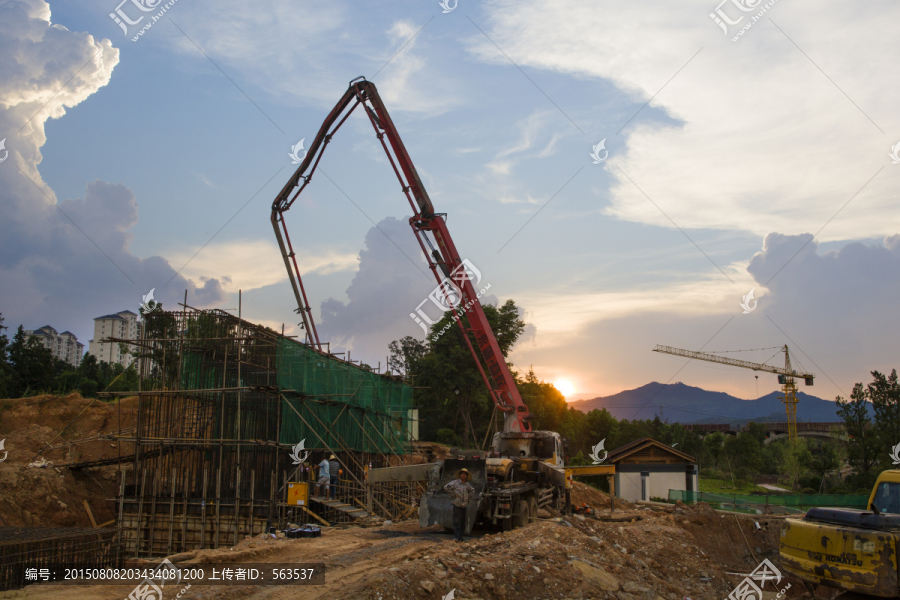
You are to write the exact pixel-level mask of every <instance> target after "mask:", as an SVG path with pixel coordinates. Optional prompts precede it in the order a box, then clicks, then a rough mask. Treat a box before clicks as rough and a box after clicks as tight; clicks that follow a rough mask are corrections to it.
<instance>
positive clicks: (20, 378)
mask: <svg viewBox="0 0 900 600" xmlns="http://www.w3.org/2000/svg"><path fill="white" fill-rule="evenodd" d="M9 362H10V364H11V365H12V378H11V379H12V382H11V385H10V389H9V393H10V395H11V396H13V397H15V398H21V397H22V396H24V395H26V394H28V393H29V392H30V393H34V394H37V393H40V392H48V391H51V389H52V387H53V370H54V358H53V353H52V352H50V349H49V348H47V347H45V346H44V345H43V344H42V343H41V342H40V341H39V340H38V339H37V338H27V337H26V336H25V330H24V328H23V327H22V326H21V325H19V328H18V329H17V330H16V335H15V336H13V341H12V343H11V344H10V345H9Z"/></svg>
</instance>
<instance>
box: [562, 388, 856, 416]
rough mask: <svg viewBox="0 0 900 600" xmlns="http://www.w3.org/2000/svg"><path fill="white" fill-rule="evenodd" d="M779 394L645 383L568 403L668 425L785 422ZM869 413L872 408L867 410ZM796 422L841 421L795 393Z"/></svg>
mask: <svg viewBox="0 0 900 600" xmlns="http://www.w3.org/2000/svg"><path fill="white" fill-rule="evenodd" d="M780 396H783V393H782V392H772V393H770V394H766V395H765V396H761V397H760V398H758V399H756V400H743V399H741V398H737V397H735V396H732V395H730V394H726V393H724V392H711V391H708V390H704V389H702V388H698V387H693V386H690V385H685V384H683V383H672V384H662V383H657V382H655V381H654V382H653V383H648V384H647V385H643V386H641V387H639V388H635V389H633V390H625V391H622V392H619V393H618V394H613V395H612V396H603V397H600V398H593V399H591V400H579V401H576V402H570V403H569V406H570V407H572V408H576V409H578V410H580V411H582V412H590V411H592V410H594V409H601V408H605V409H606V410H608V411H609V412H610V413H611V414H612V415H613V416H614V417H616V418H617V419H620V420H621V419H629V420H634V419H653V418H654V417H655V416H656V415H659V417H660V418H661V419H663V420H664V421H668V422H670V423H732V424H735V425H743V424H744V423H746V422H747V421H764V422H770V423H771V422H784V421H786V420H787V417H786V415H785V408H784V404H783V403H782V401H781V400H780V399H779V397H780ZM869 411H870V413H872V409H871V406H870V407H869ZM797 420H798V421H806V422H813V423H830V422H837V421H840V420H841V419H840V417H838V415H837V404H836V403H835V402H834V401H832V400H823V399H822V398H817V397H815V396H810V395H809V394H806V393H803V392H797Z"/></svg>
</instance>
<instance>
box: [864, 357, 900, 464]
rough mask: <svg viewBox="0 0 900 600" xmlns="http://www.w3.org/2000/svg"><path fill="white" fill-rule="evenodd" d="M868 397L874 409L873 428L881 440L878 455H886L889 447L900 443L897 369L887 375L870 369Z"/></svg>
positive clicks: (867, 387)
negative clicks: (870, 379)
mask: <svg viewBox="0 0 900 600" xmlns="http://www.w3.org/2000/svg"><path fill="white" fill-rule="evenodd" d="M866 392H867V394H866V395H867V396H868V399H869V400H870V401H871V402H872V408H873V409H874V410H875V429H876V430H877V432H878V437H879V439H880V440H881V448H880V452H879V454H878V456H879V457H880V458H883V457H886V456H888V455H889V453H890V448H893V447H894V446H895V445H897V444H900V383H898V381H897V370H896V369H894V370H893V371H891V374H890V375H888V376H885V375H883V374H882V373H879V372H878V371H872V383H870V384H868V385H867V386H866Z"/></svg>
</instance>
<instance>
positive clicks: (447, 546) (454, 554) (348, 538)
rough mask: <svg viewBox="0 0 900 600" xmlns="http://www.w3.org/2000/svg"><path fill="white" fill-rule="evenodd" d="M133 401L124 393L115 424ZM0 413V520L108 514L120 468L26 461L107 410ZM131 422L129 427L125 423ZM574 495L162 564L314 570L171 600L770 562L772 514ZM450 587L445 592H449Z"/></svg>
mask: <svg viewBox="0 0 900 600" xmlns="http://www.w3.org/2000/svg"><path fill="white" fill-rule="evenodd" d="M38 402H40V403H38ZM133 402H134V400H132V399H129V400H123V401H122V410H121V414H122V416H123V421H126V419H125V415H130V413H131V408H132V404H133ZM0 408H2V409H3V410H2V412H0V439H3V438H4V437H5V438H6V450H8V451H9V452H10V454H9V458H8V460H7V461H5V462H4V463H2V464H0V489H2V490H3V494H2V496H0V515H2V517H3V519H4V520H5V521H6V522H7V524H9V525H17V526H23V525H24V526H47V524H48V523H49V524H53V525H67V526H68V525H71V526H81V527H84V526H90V523H89V520H88V518H87V515H86V511H85V510H84V509H83V508H82V506H81V505H80V504H81V503H80V500H82V499H85V500H88V502H89V503H90V506H91V509H92V510H93V511H94V514H95V518H96V519H97V521H98V522H103V521H105V520H108V519H111V518H112V516H113V515H112V510H111V509H112V504H113V503H112V502H108V499H113V498H115V496H116V493H117V491H118V490H117V487H116V485H117V484H116V482H117V481H118V477H117V467H104V468H102V469H96V470H93V471H90V472H89V471H87V470H83V471H80V472H73V471H70V470H69V469H66V468H59V469H58V470H57V468H56V467H50V468H27V467H26V465H27V464H28V462H30V460H31V458H32V457H33V456H34V454H36V453H37V452H38V451H39V450H40V449H41V448H42V447H43V446H44V445H46V444H47V443H48V442H50V438H52V437H53V436H55V435H56V433H57V432H58V431H60V430H61V429H63V428H64V427H65V426H66V425H67V424H68V423H69V422H70V421H71V420H72V419H73V418H74V417H75V415H77V414H78V413H79V412H80V411H81V410H83V409H85V408H86V409H87V410H86V411H85V413H84V414H83V415H82V417H81V418H80V419H79V420H78V421H77V422H76V425H73V426H72V427H71V428H70V429H69V430H67V432H66V434H64V436H62V438H61V439H63V440H66V441H68V440H70V439H71V440H72V441H78V440H84V439H88V438H92V437H96V436H97V435H98V434H102V433H106V432H111V431H116V430H117V429H118V428H119V425H118V418H119V410H118V407H116V406H115V405H108V404H105V403H101V402H94V403H93V404H90V401H89V400H84V399H82V398H80V396H77V395H73V396H68V397H66V398H52V397H42V398H28V399H22V400H6V401H3V400H0ZM130 426H131V424H130V421H127V422H124V423H123V425H122V428H123V429H125V428H127V427H130ZM70 436H71V437H70ZM57 443H58V440H57V441H56V442H54V444H57ZM72 448H74V450H73V449H70V448H64V449H60V450H54V451H52V452H51V453H48V454H47V455H46V456H47V458H48V459H50V460H53V461H54V462H57V461H58V463H64V462H66V460H67V453H68V452H79V453H81V457H80V458H79V459H80V460H86V459H93V458H103V457H108V456H115V455H116V453H117V452H119V451H120V450H119V449H118V448H117V447H116V444H113V445H110V441H109V440H95V441H91V442H89V443H85V444H81V445H74V446H73V447H72ZM121 451H122V452H123V453H125V452H127V450H126V449H124V448H123V449H122V450H121ZM572 503H573V505H576V506H577V505H580V504H582V503H586V504H588V505H589V506H591V507H593V508H594V509H595V514H594V515H586V516H585V515H573V516H569V517H562V518H561V517H559V516H558V515H554V514H551V513H548V512H546V511H541V514H542V515H544V516H545V517H546V518H542V519H539V520H537V521H535V522H533V523H531V524H529V525H528V526H526V527H523V528H521V529H517V530H515V531H511V532H506V533H501V532H499V531H496V530H492V529H476V531H475V534H474V535H473V537H472V538H470V539H468V540H466V541H465V542H463V543H461V544H459V543H455V542H454V541H453V539H452V535H449V534H446V533H444V532H443V531H440V532H438V531H434V530H433V529H431V530H421V529H419V527H418V523H417V522H416V521H414V520H410V521H404V522H399V523H394V524H390V525H384V524H382V523H378V524H371V523H368V524H362V525H360V526H337V527H331V528H324V529H323V530H322V537H320V538H314V539H271V537H268V536H265V535H261V536H259V537H257V538H248V539H245V540H243V541H242V542H241V543H240V544H238V545H237V546H235V547H234V548H220V549H218V550H203V551H195V552H189V553H184V554H180V555H176V556H173V557H170V560H172V561H173V562H175V563H176V564H178V565H179V566H181V567H190V566H191V565H195V566H204V565H205V566H206V567H205V568H209V565H212V564H215V563H267V564H272V565H283V564H288V563H289V564H293V565H298V564H300V563H320V564H324V567H325V577H324V579H325V583H324V584H322V585H303V586H298V585H293V586H208V585H195V586H193V587H191V588H190V589H188V590H186V591H185V592H184V593H183V594H181V595H180V598H181V600H192V599H194V598H196V599H198V600H199V599H217V600H218V599H221V600H238V599H240V600H257V599H258V600H263V599H265V600H281V599H289V598H290V599H301V600H313V599H316V600H318V599H326V598H327V599H334V598H336V599H343V598H348V599H354V600H355V599H371V600H388V599H391V600H393V599H404V600H405V599H421V600H440V599H442V598H454V599H455V600H463V599H470V600H471V599H476V598H479V599H482V600H512V599H517V598H527V599H529V600H532V599H535V600H537V599H545V598H546V599H550V598H554V599H567V598H571V599H582V600H583V599H589V598H593V599H609V600H613V599H614V600H683V599H685V598H689V599H691V600H722V599H723V598H727V597H728V595H729V594H730V592H731V591H732V590H733V589H734V588H735V586H737V585H738V584H739V583H740V582H741V580H742V579H743V577H744V575H745V574H748V573H750V572H751V571H752V570H753V569H755V568H756V566H757V565H759V563H760V562H761V561H762V560H763V559H764V558H768V559H770V560H772V561H773V563H775V565H777V564H778V560H777V558H778V540H779V535H780V529H781V519H780V518H776V517H759V516H757V517H750V516H746V515H740V516H738V515H735V514H727V513H720V512H716V511H714V510H712V509H711V508H709V506H708V505H706V504H700V505H696V506H681V505H679V506H643V505H641V506H638V505H633V504H630V503H626V502H622V501H620V500H617V502H616V510H615V511H614V512H612V513H610V510H609V497H608V496H607V495H606V494H604V493H602V492H600V491H598V490H596V489H594V488H590V487H588V486H586V485H583V484H581V483H576V484H575V489H574V490H573V491H572ZM62 505H65V506H62ZM98 515H99V516H98ZM756 523H759V528H757V527H756ZM161 558H162V557H160V559H161ZM160 559H156V560H154V561H130V562H129V563H127V564H126V566H149V567H153V566H156V565H157V564H158V562H159V560H160ZM787 584H790V589H788V590H787V593H786V594H785V595H784V596H782V598H786V599H789V600H793V599H800V598H804V599H813V598H815V599H820V600H832V599H833V598H834V597H835V595H836V594H835V593H834V592H833V591H830V590H827V589H820V590H816V591H815V592H814V593H810V592H809V591H808V590H807V589H806V587H805V586H804V585H803V584H802V583H801V582H799V581H797V580H795V579H792V578H790V577H785V578H784V579H782V582H781V585H780V587H784V586H785V585H787ZM767 588H768V589H769V590H770V591H772V593H771V594H768V593H767V594H766V595H765V596H764V598H765V599H766V600H771V599H772V598H775V593H774V591H773V590H774V588H773V586H772V584H771V583H769V584H768V586H767ZM133 589H134V586H133V585H129V586H121V585H101V586H89V585H77V586H66V587H60V586H59V585H49V584H35V585H30V586H28V587H26V588H23V589H21V590H14V591H8V592H0V600H5V599H21V600H51V599H52V600H58V599H59V598H60V596H61V595H62V594H64V596H65V598H66V600H95V599H96V600H104V599H110V600H112V599H116V600H121V599H122V598H126V597H128V595H129V594H130V593H131V591H132V590H133ZM180 591H181V589H179V588H173V589H172V590H171V591H170V590H169V589H166V590H165V594H164V596H163V597H164V599H165V600H171V599H172V598H176V596H177V594H178V593H179V592H180ZM451 591H453V595H452V596H448V594H450V592H451Z"/></svg>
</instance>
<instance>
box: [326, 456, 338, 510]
mask: <svg viewBox="0 0 900 600" xmlns="http://www.w3.org/2000/svg"><path fill="white" fill-rule="evenodd" d="M340 474H341V464H340V463H339V462H338V459H337V456H335V455H334V454H332V455H331V456H329V457H328V475H329V479H330V481H329V483H330V484H331V499H332V500H334V499H335V498H337V486H338V483H340Z"/></svg>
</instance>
